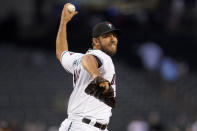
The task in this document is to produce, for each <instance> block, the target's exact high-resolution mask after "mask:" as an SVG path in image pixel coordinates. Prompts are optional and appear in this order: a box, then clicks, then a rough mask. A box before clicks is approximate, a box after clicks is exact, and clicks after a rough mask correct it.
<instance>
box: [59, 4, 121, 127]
mask: <svg viewBox="0 0 197 131" xmlns="http://www.w3.org/2000/svg"><path fill="white" fill-rule="evenodd" d="M69 5H70V3H67V4H65V5H64V9H63V11H62V15H61V22H60V26H59V30H58V34H57V39H56V55H57V58H58V60H59V61H60V62H61V64H62V66H63V67H64V69H65V70H66V71H68V72H69V73H71V74H72V75H73V87H74V89H73V92H72V94H71V96H70V99H69V103H68V110H67V113H68V118H66V119H65V120H64V121H63V122H62V124H61V126H60V128H59V131H107V125H108V123H109V119H110V117H111V109H112V108H114V107H115V104H116V100H115V97H116V83H115V68H114V64H113V62H112V59H111V56H113V55H115V54H116V50H117V43H118V39H117V35H118V34H119V32H120V31H119V30H118V29H116V28H115V27H114V26H113V25H112V24H111V23H110V22H102V23H98V24H97V25H95V26H94V28H93V32H92V49H89V50H88V51H87V52H86V53H85V54H82V53H76V52H71V51H69V50H68V42H67V32H66V27H67V23H68V22H69V21H70V20H71V19H72V17H73V16H74V15H76V14H77V11H73V12H70V11H69V10H68V6H69Z"/></svg>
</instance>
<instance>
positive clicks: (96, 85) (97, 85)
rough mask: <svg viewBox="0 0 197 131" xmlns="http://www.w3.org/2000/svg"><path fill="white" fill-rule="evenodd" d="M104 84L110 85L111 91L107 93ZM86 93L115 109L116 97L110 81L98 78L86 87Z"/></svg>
mask: <svg viewBox="0 0 197 131" xmlns="http://www.w3.org/2000/svg"><path fill="white" fill-rule="evenodd" d="M104 82H107V83H108V84H109V89H108V90H107V91H106V92H105V87H103V86H102V84H103V83H104ZM85 92H86V93H87V94H88V95H91V96H94V97H95V98H97V99H99V100H100V101H102V102H104V103H105V104H107V105H108V106H110V107H112V108H114V107H115V103H116V102H115V97H114V90H113V88H112V87H111V85H110V83H109V81H107V80H105V79H104V78H102V77H101V76H98V77H96V78H95V79H94V80H93V81H92V82H90V84H89V85H88V87H86V89H85Z"/></svg>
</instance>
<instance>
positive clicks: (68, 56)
mask: <svg viewBox="0 0 197 131" xmlns="http://www.w3.org/2000/svg"><path fill="white" fill-rule="evenodd" d="M86 54H92V55H93V56H95V57H97V58H98V59H99V60H100V61H101V63H102V65H101V66H100V67H99V72H100V73H101V75H102V77H103V78H105V79H106V80H108V81H109V82H110V83H111V85H112V88H113V89H114V91H115V92H116V85H115V69H114V64H113V62H112V59H111V57H110V56H108V55H107V54H106V53H104V52H102V51H101V50H88V52H87V53H86ZM86 54H81V53H74V52H70V51H64V52H63V53H62V55H61V60H60V61H61V64H62V66H63V67H64V69H65V70H67V71H68V72H70V73H72V74H73V87H74V89H73V92H72V94H71V96H70V99H69V103H68V110H67V113H68V116H69V115H70V116H81V117H86V118H89V119H96V121H97V122H100V123H103V124H107V123H109V118H110V116H111V107H110V106H108V105H106V104H105V103H104V102H102V101H100V100H99V99H96V98H95V97H94V96H90V95H87V94H86V93H85V88H86V87H87V86H88V84H89V83H90V82H91V81H92V80H93V78H92V77H91V76H90V75H89V73H88V72H87V71H86V70H85V69H84V68H83V66H82V64H81V58H82V56H84V55H86ZM115 92H114V94H116V93H115Z"/></svg>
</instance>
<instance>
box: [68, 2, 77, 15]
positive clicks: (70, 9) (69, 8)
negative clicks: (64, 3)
mask: <svg viewBox="0 0 197 131" xmlns="http://www.w3.org/2000/svg"><path fill="white" fill-rule="evenodd" d="M67 8H68V11H69V12H70V13H71V12H74V11H75V6H74V5H72V4H69V5H68V7H67Z"/></svg>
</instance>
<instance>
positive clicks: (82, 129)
mask: <svg viewBox="0 0 197 131" xmlns="http://www.w3.org/2000/svg"><path fill="white" fill-rule="evenodd" d="M59 131H108V130H107V128H106V129H105V130H101V129H99V128H97V127H94V126H92V125H90V124H86V123H83V122H82V121H76V120H69V119H65V120H64V121H63V122H62V124H61V126H60V128H59Z"/></svg>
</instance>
